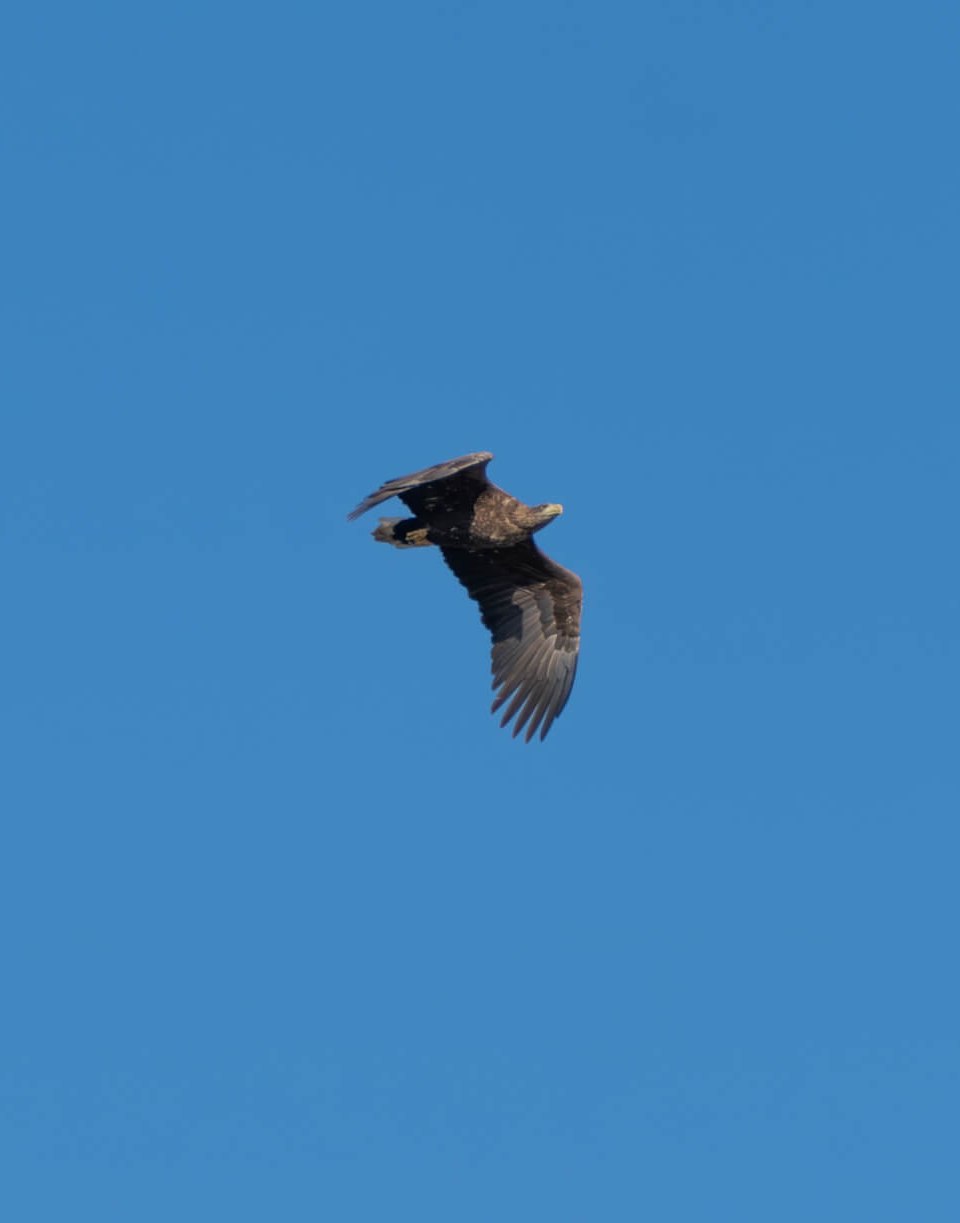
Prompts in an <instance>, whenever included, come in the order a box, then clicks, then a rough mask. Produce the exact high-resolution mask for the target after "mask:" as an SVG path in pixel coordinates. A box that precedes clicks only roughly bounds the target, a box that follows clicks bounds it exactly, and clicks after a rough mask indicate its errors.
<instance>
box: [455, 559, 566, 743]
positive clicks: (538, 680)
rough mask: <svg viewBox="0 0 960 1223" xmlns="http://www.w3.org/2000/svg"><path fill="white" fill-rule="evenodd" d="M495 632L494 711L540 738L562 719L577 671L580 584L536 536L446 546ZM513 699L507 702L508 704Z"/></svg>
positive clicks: (528, 735) (517, 728)
mask: <svg viewBox="0 0 960 1223" xmlns="http://www.w3.org/2000/svg"><path fill="white" fill-rule="evenodd" d="M441 551H442V552H443V559H444V560H445V561H446V562H447V564H448V565H449V566H450V568H451V569H452V570H453V572H454V573H455V574H456V576H457V577H458V578H459V580H460V581H461V583H462V584H463V585H464V586H465V587H466V588H467V592H468V594H469V595H470V597H471V599H474V600H476V602H477V603H478V604H479V605H480V615H481V618H482V619H483V623H484V624H485V625H486V626H487V628H488V629H489V630H490V635H491V636H492V638H493V652H492V671H493V687H494V688H495V689H496V690H497V695H496V697H495V698H494V702H493V712H494V713H496V712H497V710H499V709H501V708H502V707H503V706H504V705H505V704H506V705H507V708H506V711H505V712H504V714H503V717H502V719H501V722H500V725H501V726H506V725H507V723H508V722H509V721H510V720H511V719H512V718H516V721H515V722H514V725H513V734H514V736H516V735H518V734H520V732H521V731H522V730H523V729H524V727H526V741H527V742H528V743H529V741H530V740H531V739H532V738H533V736H534V735H535V734H536V732H537V730H538V729H539V731H540V738H541V739H543V738H545V737H546V734H547V731H548V730H549V729H550V727H551V726H552V725H553V721H554V719H555V718H557V717H559V715H560V713H561V712H562V710H563V707H564V705H566V703H567V698H568V697H569V695H570V689H571V688H572V687H573V679H574V676H575V675H576V671H577V652H578V650H579V648H580V606H581V603H582V601H583V588H582V586H581V583H580V579H579V578H578V577H577V575H576V574H575V573H571V572H570V570H569V569H564V568H563V566H562V565H558V564H556V562H554V561H552V560H550V558H549V557H548V556H545V555H544V554H543V553H542V552H541V551H540V549H539V548H538V547H537V546H536V544H535V543H534V542H533V541H532V540H526V541H524V542H523V543H520V544H515V545H513V546H512V547H509V548H483V549H474V550H470V549H465V548H442V549H441ZM507 702H509V704H508V703H507Z"/></svg>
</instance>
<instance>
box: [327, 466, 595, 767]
mask: <svg viewBox="0 0 960 1223" xmlns="http://www.w3.org/2000/svg"><path fill="white" fill-rule="evenodd" d="M492 458H493V455H492V454H489V453H487V452H486V451H479V452H478V453H477V454H465V455H464V456H463V457H462V458H459V459H450V461H449V462H447V463H438V464H437V465H436V466H435V467H427V468H424V470H423V471H415V472H414V473H413V475H410V476H398V477H397V478H396V479H395V480H388V481H387V483H386V484H383V485H381V487H380V488H378V489H377V491H376V492H373V493H371V494H370V496H369V497H366V498H365V499H364V500H363V501H361V502H360V504H359V505H358V506H357V508H356V509H355V510H354V511H353V512H352V513H351V514H349V515H348V518H349V519H350V521H353V519H354V518H358V517H359V516H360V515H361V514H365V513H366V511H367V510H370V509H373V507H374V506H375V505H380V503H381V502H383V501H386V500H388V499H389V498H390V497H399V498H400V500H401V501H402V502H403V503H404V504H405V505H406V506H408V507H409V508H410V509H411V510H412V511H413V513H414V515H415V517H413V518H381V519H380V523H379V525H378V526H377V528H376V529H375V530H374V532H373V537H374V539H376V540H379V542H380V543H386V544H392V545H393V546H394V547H395V548H422V547H428V546H429V545H431V544H435V545H436V546H437V547H439V549H440V552H441V554H442V556H443V559H444V560H445V561H446V562H447V565H448V566H449V567H450V568H451V569H452V570H453V572H454V574H455V575H456V577H457V578H458V579H459V580H460V582H461V583H462V584H463V585H464V586H465V587H466V588H467V593H468V594H469V595H470V598H471V599H474V600H475V601H476V602H477V603H478V604H479V605H480V616H481V619H482V620H483V623H484V624H485V625H486V627H487V628H488V629H489V630H490V634H491V636H492V638H493V654H492V664H493V665H492V670H493V687H494V688H495V689H496V690H497V694H496V697H495V699H494V702H493V706H492V710H491V711H492V712H493V713H496V711H497V710H498V709H500V708H501V707H502V706H503V705H506V706H507V708H506V710H505V712H504V714H503V717H502V719H501V721H500V725H501V726H506V725H507V723H508V722H509V721H510V720H511V718H514V717H515V718H516V721H515V722H514V724H513V734H514V736H516V735H518V734H520V732H521V731H522V730H523V729H524V727H526V730H527V733H526V741H527V742H528V743H529V742H530V740H531V739H532V738H533V736H534V735H535V734H536V732H537V730H538V729H539V731H540V738H541V739H543V738H545V737H546V734H547V731H548V730H549V729H550V727H551V726H552V725H553V720H554V718H556V717H558V716H559V715H560V713H561V712H562V710H563V707H564V705H566V703H567V698H568V697H569V695H570V689H571V688H572V687H573V677H574V675H575V674H576V671H577V653H578V651H579V649H580V606H581V604H582V602H583V587H582V584H581V582H580V579H579V578H578V577H577V575H576V574H575V573H571V572H570V570H569V569H564V568H563V567H562V566H561V565H558V564H556V563H555V562H554V561H552V560H550V558H549V557H548V556H545V555H544V554H543V553H542V552H541V551H540V549H539V548H538V547H537V545H536V544H535V543H534V542H533V534H534V532H535V531H539V530H541V529H542V528H543V527H545V526H546V525H547V523H548V522H552V521H553V519H554V518H556V517H557V515H558V514H562V513H563V506H561V505H532V506H531V505H524V503H523V502H522V501H518V500H517V499H516V498H515V497H511V496H510V495H509V493H505V492H504V491H503V489H502V488H497V486H496V485H495V484H491V483H490V481H489V480H488V479H487V474H486V473H487V464H488V463H489V462H490V460H491V459H492ZM508 702H509V703H508Z"/></svg>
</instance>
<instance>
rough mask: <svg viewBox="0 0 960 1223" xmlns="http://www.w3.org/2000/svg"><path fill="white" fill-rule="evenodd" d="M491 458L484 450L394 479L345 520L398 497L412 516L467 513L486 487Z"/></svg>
mask: <svg viewBox="0 0 960 1223" xmlns="http://www.w3.org/2000/svg"><path fill="white" fill-rule="evenodd" d="M492 458H493V455H492V454H489V453H488V452H487V451H486V450H481V451H479V452H478V453H477V454H465V455H463V456H462V457H461V458H459V459H450V460H449V461H448V462H446V463H437V464H436V466H434V467H425V468H424V469H423V471H415V472H414V473H413V474H412V475H409V476H397V478H396V479H394V480H388V481H387V482H386V484H382V485H381V486H380V487H379V488H378V489H377V491H376V492H375V493H371V494H370V496H369V497H365V498H364V499H363V501H361V502H360V504H359V505H358V506H357V508H356V509H355V510H352V511H351V512H350V513H349V514H348V515H347V518H348V519H349V521H350V522H352V521H353V520H354V518H359V517H360V515H361V514H365V513H366V512H367V510H372V509H373V507H374V506H375V505H379V504H380V503H381V502H382V501H386V500H388V499H389V498H390V497H399V498H400V499H401V501H403V502H404V503H405V504H406V505H408V506H409V507H410V509H412V510H413V512H414V513H415V514H423V513H429V512H432V511H436V510H443V511H448V512H455V511H459V512H467V511H469V510H471V509H473V503H474V502H475V501H476V499H477V497H479V495H480V494H481V493H482V492H483V490H484V489H485V488H487V487H489V481H488V480H487V476H486V466H487V464H488V463H489V462H490V460H491V459H492Z"/></svg>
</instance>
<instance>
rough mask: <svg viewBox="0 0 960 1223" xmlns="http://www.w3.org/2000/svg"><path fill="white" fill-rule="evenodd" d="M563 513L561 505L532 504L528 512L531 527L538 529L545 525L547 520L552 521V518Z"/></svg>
mask: <svg viewBox="0 0 960 1223" xmlns="http://www.w3.org/2000/svg"><path fill="white" fill-rule="evenodd" d="M562 513H563V506H562V505H555V504H553V503H551V504H549V505H532V506H531V507H530V514H531V517H532V518H533V529H534V530H535V531H539V530H540V528H541V527H545V526H546V525H547V523H548V522H553V520H554V518H559V517H560V515H561V514H562Z"/></svg>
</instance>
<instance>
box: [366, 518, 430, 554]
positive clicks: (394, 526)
mask: <svg viewBox="0 0 960 1223" xmlns="http://www.w3.org/2000/svg"><path fill="white" fill-rule="evenodd" d="M373 538H374V539H375V540H377V542H378V543H381V544H393V546H394V547H395V548H429V547H430V540H429V539H427V528H426V527H424V526H421V525H420V523H419V521H418V520H417V519H416V518H381V519H380V522H379V524H378V525H377V526H376V527H375V528H374V530H373Z"/></svg>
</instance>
